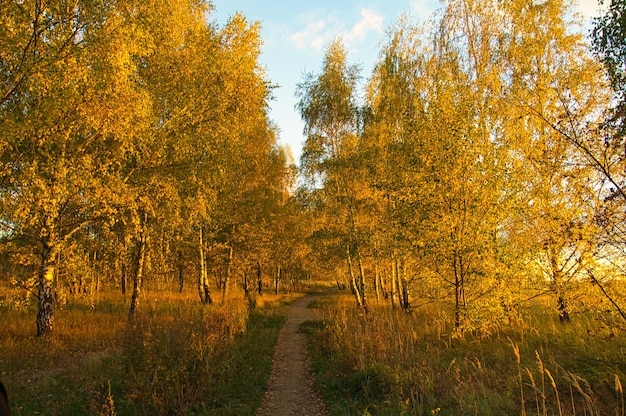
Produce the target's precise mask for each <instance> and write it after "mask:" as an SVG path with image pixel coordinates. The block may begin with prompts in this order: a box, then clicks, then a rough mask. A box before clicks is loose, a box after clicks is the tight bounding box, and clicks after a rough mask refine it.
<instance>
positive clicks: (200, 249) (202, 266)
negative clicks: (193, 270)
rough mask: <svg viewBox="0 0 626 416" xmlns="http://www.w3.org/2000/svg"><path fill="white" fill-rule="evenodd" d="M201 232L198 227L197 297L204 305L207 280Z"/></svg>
mask: <svg viewBox="0 0 626 416" xmlns="http://www.w3.org/2000/svg"><path fill="white" fill-rule="evenodd" d="M202 234H203V230H202V227H200V234H199V236H200V239H199V240H198V254H199V255H200V274H199V275H198V296H199V297H200V303H206V296H205V291H204V286H205V281H206V279H207V272H206V264H205V262H204V238H203V235H202Z"/></svg>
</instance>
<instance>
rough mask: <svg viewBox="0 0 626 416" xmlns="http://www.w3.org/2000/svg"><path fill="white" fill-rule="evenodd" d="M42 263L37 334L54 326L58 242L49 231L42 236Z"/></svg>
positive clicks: (38, 289) (38, 291)
mask: <svg viewBox="0 0 626 416" xmlns="http://www.w3.org/2000/svg"><path fill="white" fill-rule="evenodd" d="M41 243H42V248H41V265H40V268H39V276H38V282H37V335H39V336H42V335H46V334H48V333H50V332H52V330H53V328H54V270H55V267H56V259H57V251H58V242H57V241H56V240H55V238H54V237H53V235H52V232H48V233H47V236H45V237H44V238H42V241H41Z"/></svg>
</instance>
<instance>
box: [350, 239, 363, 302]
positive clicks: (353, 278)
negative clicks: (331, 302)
mask: <svg viewBox="0 0 626 416" xmlns="http://www.w3.org/2000/svg"><path fill="white" fill-rule="evenodd" d="M347 254H348V257H347V261H348V274H349V275H350V288H351V289H352V293H353V294H354V298H355V300H356V306H357V308H362V307H363V299H362V298H361V291H360V289H359V287H358V285H357V282H356V276H355V275H354V271H353V270H352V256H351V255H350V249H348V253H347Z"/></svg>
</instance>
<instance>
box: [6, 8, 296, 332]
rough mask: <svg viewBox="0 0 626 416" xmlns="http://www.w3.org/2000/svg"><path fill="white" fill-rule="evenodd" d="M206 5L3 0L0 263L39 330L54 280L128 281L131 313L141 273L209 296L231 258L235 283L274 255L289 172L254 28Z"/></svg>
mask: <svg viewBox="0 0 626 416" xmlns="http://www.w3.org/2000/svg"><path fill="white" fill-rule="evenodd" d="M212 9H213V6H212V4H211V3H210V2H206V1H203V0H175V1H171V2H161V1H145V2H136V1H126V0H119V1H118V0H115V1H107V2H101V1H92V0H77V1H64V0H53V1H45V0H29V1H9V2H4V3H3V4H2V13H1V15H2V17H0V21H1V24H0V27H1V29H0V44H1V45H2V47H1V48H0V77H1V79H2V82H1V87H0V160H1V172H0V206H1V208H0V212H1V215H2V217H1V219H0V237H1V240H2V250H1V255H2V258H3V260H2V264H3V266H2V269H3V270H2V275H3V276H4V277H3V278H4V279H6V280H9V279H11V280H12V282H13V283H14V284H16V285H19V286H21V287H24V288H26V289H29V290H31V291H32V292H33V293H34V297H35V298H36V300H37V310H38V314H37V333H38V334H39V335H44V334H46V333H49V332H50V331H52V330H53V328H54V308H55V305H56V304H57V303H59V302H60V301H61V299H60V298H61V295H62V294H63V293H68V292H70V293H72V292H74V293H75V292H78V291H84V290H87V288H92V287H96V286H97V285H98V284H99V283H103V282H105V281H107V282H113V283H114V284H115V285H116V286H117V287H118V288H119V287H121V289H122V291H124V292H126V291H128V292H129V293H130V295H131V300H130V307H129V319H130V320H132V318H133V316H134V315H135V314H136V312H137V310H138V309H139V305H140V303H141V302H140V299H141V296H140V295H141V289H142V286H143V280H144V278H146V277H147V276H150V279H151V280H157V278H158V277H159V276H160V275H164V274H167V275H168V276H169V279H170V280H177V281H178V285H179V288H180V290H181V291H182V290H183V285H184V284H185V281H186V280H187V281H189V280H191V281H192V282H193V284H195V285H197V290H198V296H199V299H200V300H201V301H202V302H204V303H210V302H212V300H213V296H214V294H212V293H211V290H210V288H212V287H215V285H217V286H218V287H219V288H220V289H221V292H222V297H223V299H224V300H225V299H226V298H227V296H228V291H229V287H230V286H231V285H232V283H231V282H230V280H231V276H233V275H234V273H235V271H234V270H235V268H236V269H237V273H238V275H240V274H245V275H246V277H247V278H249V279H250V280H249V282H250V284H249V286H248V284H247V283H248V280H246V288H245V290H246V291H247V290H248V289H249V288H252V281H253V280H252V278H253V276H255V278H256V277H258V278H261V272H262V271H263V273H264V274H270V273H271V270H275V269H276V268H277V267H279V264H280V262H281V261H282V260H280V259H285V260H284V264H283V267H287V266H288V264H287V260H286V259H290V258H291V257H292V256H291V255H290V254H289V250H291V249H293V248H295V247H296V246H297V245H296V244H290V243H288V241H286V239H285V237H284V236H283V235H282V234H281V233H285V232H286V231H285V230H284V229H285V227H289V222H288V220H287V219H288V218H289V216H290V215H292V214H290V210H292V208H290V207H289V204H288V203H287V191H288V190H289V189H290V187H291V186H292V184H293V180H294V169H293V168H292V167H290V165H291V164H292V162H291V161H290V155H289V153H288V151H285V149H283V148H281V147H279V146H278V145H277V127H276V126H275V125H274V124H273V123H272V122H271V120H270V119H269V117H268V105H269V104H268V103H269V101H270V100H271V98H272V89H273V88H274V86H273V85H272V84H271V83H270V81H269V80H268V79H267V77H266V74H265V72H264V68H263V67H262V66H261V65H260V64H259V61H258V58H259V54H260V47H261V44H262V41H261V38H260V33H259V31H260V26H259V24H258V23H250V22H248V21H247V20H246V18H245V17H244V16H242V15H240V14H237V15H234V16H232V17H231V18H230V19H229V20H228V22H227V23H225V24H224V25H220V24H218V23H217V22H215V21H213V20H212V17H211V12H212ZM189 276H191V277H189ZM212 276H215V282H216V283H215V284H213V279H212ZM258 289H259V290H261V288H260V287H259V288H258ZM250 290H251V289H250Z"/></svg>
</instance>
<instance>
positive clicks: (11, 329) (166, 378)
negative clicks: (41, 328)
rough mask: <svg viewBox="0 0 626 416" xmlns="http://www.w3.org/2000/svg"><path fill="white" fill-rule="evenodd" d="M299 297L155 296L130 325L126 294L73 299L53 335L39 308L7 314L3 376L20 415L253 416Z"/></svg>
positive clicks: (1, 338)
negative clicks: (288, 306)
mask: <svg viewBox="0 0 626 416" xmlns="http://www.w3.org/2000/svg"><path fill="white" fill-rule="evenodd" d="M296 296H298V295H278V296H277V295H264V296H263V297H260V298H258V300H257V307H256V308H254V309H251V308H250V307H249V304H248V302H247V301H246V300H244V299H243V297H238V298H237V297H235V298H233V299H232V300H230V302H229V303H228V305H226V306H222V305H211V306H202V305H200V304H199V302H198V301H197V300H196V297H195V294H194V293H191V292H190V293H185V294H178V293H168V292H149V293H147V294H146V296H145V298H144V299H143V303H142V305H141V314H140V316H139V319H137V320H136V321H135V323H134V325H133V326H132V327H130V326H128V324H127V309H128V305H127V303H125V302H124V301H123V298H122V296H121V295H120V294H119V293H112V292H104V293H99V294H98V297H97V299H95V300H94V299H93V298H88V297H85V298H83V297H77V298H68V302H67V304H66V305H65V307H63V308H62V309H59V310H58V311H57V312H56V315H55V332H54V334H53V335H52V336H48V337H44V338H38V337H36V336H35V321H34V319H35V313H36V311H34V309H33V308H28V307H27V308H24V307H21V308H17V309H15V308H7V307H4V308H3V309H2V310H0V315H1V320H2V323H3V324H2V334H0V348H1V350H2V351H3V354H2V360H0V379H1V380H2V381H3V382H4V383H5V385H6V386H7V389H8V391H9V395H10V398H11V408H12V412H13V414H15V415H37V414H40V415H70V416H71V415H87V414H89V415H113V414H116V415H155V414H176V415H254V414H255V412H256V409H257V408H258V407H259V405H260V402H261V399H262V397H263V394H264V390H265V386H266V381H267V377H268V376H269V372H270V369H271V358H272V351H273V347H274V345H275V343H276V339H277V334H278V331H279V329H280V328H281V326H282V324H283V323H284V321H285V319H286V317H285V314H284V307H283V306H284V304H285V303H287V302H289V301H291V300H293V299H294V297H296Z"/></svg>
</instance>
